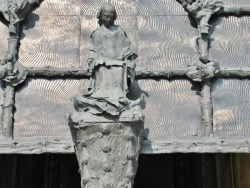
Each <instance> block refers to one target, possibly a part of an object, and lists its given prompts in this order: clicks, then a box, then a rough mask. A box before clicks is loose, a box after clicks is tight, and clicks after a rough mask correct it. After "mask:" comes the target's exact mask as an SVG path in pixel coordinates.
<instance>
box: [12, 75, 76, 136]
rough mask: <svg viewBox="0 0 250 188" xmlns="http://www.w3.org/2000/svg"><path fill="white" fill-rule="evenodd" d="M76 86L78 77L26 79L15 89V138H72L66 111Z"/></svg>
mask: <svg viewBox="0 0 250 188" xmlns="http://www.w3.org/2000/svg"><path fill="white" fill-rule="evenodd" d="M79 88H80V81H79V80H73V79H67V80H62V79H58V80H45V79H28V80H27V81H26V82H25V85H23V87H22V88H20V89H19V90H17V92H16V113H15V122H14V138H15V139H22V140H43V139H48V140H49V139H50V140H54V139H61V140H71V134H70V131H69V127H68V125H67V122H66V114H67V113H69V112H70V111H72V110H73V103H72V101H70V99H71V97H73V96H74V95H75V94H77V93H79Z"/></svg>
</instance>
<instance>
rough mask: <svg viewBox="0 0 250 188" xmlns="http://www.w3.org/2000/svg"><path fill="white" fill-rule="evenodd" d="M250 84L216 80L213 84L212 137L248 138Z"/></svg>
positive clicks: (246, 81)
mask: <svg viewBox="0 0 250 188" xmlns="http://www.w3.org/2000/svg"><path fill="white" fill-rule="evenodd" d="M249 91H250V82H249V80H248V79H246V80H237V79H230V80H228V79H218V80H217V81H216V82H215V83H214V84H213V89H212V98H213V108H214V135H215V137H219V138H222V139H223V138H231V139H233V138H237V139H238V138H249V136H250V116H249V111H250V106H249V104H250V92H249Z"/></svg>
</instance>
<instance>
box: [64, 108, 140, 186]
mask: <svg viewBox="0 0 250 188" xmlns="http://www.w3.org/2000/svg"><path fill="white" fill-rule="evenodd" d="M75 113H78V114H82V113H79V112H75ZM83 113H84V112H83ZM88 118H90V117H88ZM91 119H92V120H94V121H95V122H94V121H92V122H91ZM91 119H90V120H88V121H86V120H85V121H84V120H83V118H80V119H79V115H76V114H71V115H70V116H69V125H70V127H71V133H72V138H73V141H74V143H75V151H76V155H77V160H78V164H79V167H80V173H81V185H82V188H122V187H124V188H131V187H133V182H134V177H135V174H136V171H137V166H138V157H139V153H140V148H141V141H142V130H143V121H142V120H139V119H137V120H134V121H131V120H128V119H127V120H126V119H124V120H122V121H120V122H119V121H112V120H108V119H106V120H105V118H102V117H100V119H98V117H97V118H95V119H93V118H91ZM77 122H78V123H77Z"/></svg>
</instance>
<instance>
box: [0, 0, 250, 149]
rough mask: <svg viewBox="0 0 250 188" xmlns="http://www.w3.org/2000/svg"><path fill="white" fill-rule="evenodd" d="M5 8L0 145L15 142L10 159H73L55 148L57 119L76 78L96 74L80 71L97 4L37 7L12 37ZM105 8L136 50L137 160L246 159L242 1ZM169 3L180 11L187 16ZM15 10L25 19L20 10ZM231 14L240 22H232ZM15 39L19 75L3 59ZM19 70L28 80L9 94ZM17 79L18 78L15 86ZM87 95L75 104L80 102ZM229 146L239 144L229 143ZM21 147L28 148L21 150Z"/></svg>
mask: <svg viewBox="0 0 250 188" xmlns="http://www.w3.org/2000/svg"><path fill="white" fill-rule="evenodd" d="M10 2H11V1H3V3H6V4H5V5H6V6H3V7H5V8H3V9H4V10H3V11H4V12H5V13H6V14H7V13H8V14H9V15H10V17H12V21H11V20H10V21H9V22H6V21H3V19H5V18H4V17H2V18H1V19H2V20H1V21H3V23H4V24H5V25H4V24H2V23H1V25H0V29H1V36H0V37H1V40H2V41H3V42H2V43H1V49H2V50H1V53H0V54H1V56H2V63H3V66H2V68H1V70H2V71H0V72H1V74H0V76H1V77H2V79H3V83H2V84H1V92H0V95H1V96H0V97H1V98H0V101H1V104H2V111H1V112H2V114H3V117H2V118H1V120H2V121H3V126H2V127H1V130H2V132H1V134H2V136H1V137H5V138H6V137H9V138H12V137H14V139H13V140H11V141H10V142H9V144H10V150H11V152H26V153H29V152H30V153H41V152H46V151H48V152H72V151H73V150H72V148H71V145H70V144H69V145H70V146H67V144H64V143H65V142H66V143H67V142H70V131H69V130H68V127H67V125H66V123H64V114H65V113H66V111H70V109H71V108H73V106H72V105H71V103H70V101H69V98H70V97H72V96H73V95H75V94H76V93H79V92H78V91H77V90H78V89H77V88H79V85H80V80H79V78H81V80H83V79H85V78H89V77H90V76H91V77H92V78H93V73H95V72H98V71H97V69H93V71H92V73H90V72H88V70H87V66H85V65H86V64H87V63H85V62H87V61H86V59H87V58H86V57H87V54H88V51H89V46H88V44H89V42H88V38H89V35H90V33H91V32H92V31H93V30H94V28H95V27H96V25H97V21H96V19H95V15H94V14H95V13H94V12H95V11H93V10H97V9H98V7H99V6H100V4H98V3H97V2H98V1H96V0H93V1H81V2H80V1H75V0H73V1H71V0H65V1H63V2H62V1H54V0H45V1H42V3H41V6H40V7H38V8H37V9H35V10H34V11H32V13H31V14H29V15H28V17H27V18H28V19H27V20H26V21H25V22H23V23H24V24H22V27H20V29H19V26H18V25H19V20H20V21H21V20H22V18H23V17H22V16H21V15H19V13H18V12H19V9H16V8H15V7H18V6H17V5H15V4H14V5H11V4H10ZM13 2H15V1H13ZM19 2H23V4H25V6H27V10H30V8H29V7H30V6H28V5H29V4H30V5H33V4H32V3H34V2H31V1H19ZM112 2H113V3H114V4H115V6H116V8H117V12H118V14H119V15H121V16H119V18H118V19H117V20H116V23H119V24H120V25H122V26H123V28H124V30H126V33H127V35H128V36H129V37H128V38H129V39H130V40H131V41H132V42H133V43H136V46H135V47H134V48H133V49H136V50H135V51H136V53H138V54H139V57H138V58H136V62H137V68H136V70H135V73H136V74H135V78H136V79H140V80H138V82H137V81H136V82H133V84H132V88H133V90H132V95H131V94H130V95H131V99H133V100H136V99H138V98H142V101H141V103H140V105H141V107H142V108H143V111H144V114H146V115H147V118H146V121H145V126H146V128H147V131H145V133H144V134H145V139H147V140H144V145H143V150H142V152H144V153H154V152H157V153H161V152H173V151H178V152H219V151H222V152H226V151H241V152H242V151H243V152H248V151H249V147H248V146H247V144H246V143H248V142H249V141H248V132H249V126H248V122H249V121H248V116H247V111H249V110H248V105H247V103H246V102H242V101H243V99H246V100H247V99H248V98H249V97H248V96H249V95H248V90H247V88H248V87H246V86H247V83H248V82H247V80H248V78H249V77H250V70H249V63H248V59H249V58H248V56H249V55H248V53H247V52H248V51H249V47H248V43H247V41H248V36H249V35H248V33H249V32H248V30H249V24H248V23H249V18H248V16H246V15H249V13H250V11H249V5H244V3H247V2H246V1H245V0H240V1H237V5H236V4H235V1H232V0H225V1H223V3H221V2H220V1H216V0H215V1H208V0H199V1H198V0H196V1H192V0H188V1H184V0H183V1H181V0H179V1H170V0H162V1H157V3H156V1H155V0H150V1H149V0H145V1H144V0H143V1H142V0H139V1H126V2H124V1H112ZM178 2H180V3H181V4H183V5H184V7H185V10H186V12H185V10H184V9H183V8H182V6H181V5H180V4H179V3H178ZM79 3H81V4H79ZM9 5H11V6H12V7H10V6H9ZM6 7H8V8H6ZM8 9H10V10H8ZM6 10H7V12H6ZM12 10H13V11H12ZM20 12H23V13H24V14H23V15H26V13H25V12H26V11H24V10H23V9H22V8H21V9H20ZM15 14H16V15H17V17H16V15H15ZM188 14H189V17H188V16H187V15H188ZM211 15H212V16H211ZM225 15H227V17H225ZM238 15H240V16H241V17H239V18H238V17H235V16H238ZM191 17H193V18H194V19H192V18H191ZM7 18H8V16H7ZM7 20H8V19H7ZM11 23H12V25H14V26H18V27H16V30H18V29H19V30H20V34H19V33H18V34H17V32H15V29H13V28H12V30H11V31H13V32H12V35H11V36H18V38H17V37H14V38H11V37H10V36H9V33H10V32H9V25H10V24H11ZM207 24H208V25H207ZM6 26H7V27H6ZM196 26H197V27H196ZM5 27H6V28H5ZM14 28H15V27H14ZM10 29H11V28H10ZM197 29H198V30H197ZM4 33H5V34H4ZM242 36H244V37H242ZM7 38H10V39H9V40H6V39H7ZM19 39H21V45H20V48H19V52H18V53H19V59H18V61H19V62H20V63H22V64H23V65H25V66H27V68H24V71H23V74H20V73H19V70H20V68H18V67H16V68H15V66H16V65H17V62H16V61H17V59H16V60H13V61H9V60H8V56H9V54H13V51H14V50H13V49H15V51H17V50H18V49H17V48H16V41H17V42H18V41H19ZM5 40H6V41H5ZM7 41H8V42H7ZM8 44H9V45H8ZM8 46H9V47H8ZM79 48H80V50H79ZM91 49H92V48H91ZM131 49H132V48H131ZM137 49H138V50H137ZM131 51H132V50H131ZM6 52H10V53H9V54H8V53H6ZM15 54H16V52H15ZM85 54H86V55H85ZM10 56H12V55H10ZM11 58H12V57H11ZM11 58H9V59H11ZM7 60H8V61H7ZM10 62H11V63H10ZM83 62H84V63H83ZM216 62H218V64H217V63H216ZM47 65H49V66H50V67H49V66H47ZM12 67H14V68H13V70H12ZM19 67H20V66H19ZM7 69H8V70H7ZM9 70H10V71H9ZM5 72H7V73H5ZM20 72H21V71H20ZM27 72H28V74H27V77H32V78H30V79H26V81H25V84H23V85H21V86H19V87H17V89H15V88H14V86H15V85H16V84H18V83H20V82H21V81H23V80H24V79H25V74H26V73H27ZM7 74H8V75H7ZM18 75H20V79H17V78H16V77H17V76H18ZM36 78H40V79H36ZM52 78H57V79H58V80H52ZM61 78H64V79H61ZM65 78H66V79H65ZM180 78H181V79H180ZM189 78H191V79H192V80H193V81H198V82H200V83H194V82H192V81H190V79H189ZM216 78H229V79H230V80H225V79H216ZM232 78H234V79H232ZM239 78H240V79H241V78H245V79H244V80H240V79H239ZM14 80H16V81H14ZM93 81H94V82H93V83H97V82H96V80H95V79H93ZM86 83H87V81H86V82H83V83H82V84H81V88H85V87H86V86H87V84H86ZM236 86H237V89H235V87H236ZM92 88H95V87H92ZM239 91H242V92H239ZM232 93H234V95H233V96H231V94H232ZM86 95H88V94H86ZM86 95H83V96H85V98H86ZM241 95H242V96H241ZM238 96H239V97H238ZM81 97H82V96H81ZM88 97H89V96H88ZM231 99H233V100H231ZM246 100H245V101H246ZM236 101H237V102H236ZM15 105H16V111H15V110H14V109H15ZM236 106H238V107H236ZM56 109H61V110H56ZM190 109H192V110H190ZM242 109H244V110H242ZM240 111H241V112H240ZM14 112H15V114H14ZM123 112H125V111H121V112H119V114H122V113H123ZM105 113H106V112H105ZM245 113H246V114H245ZM14 115H15V116H14ZM13 117H15V125H13ZM29 117H34V118H29ZM180 125H181V126H180ZM13 126H14V128H13ZM13 130H14V131H13ZM13 132H14V135H13ZM232 138H234V139H240V141H239V142H236V141H235V140H234V141H232V142H231V141H230V139H232ZM17 140H18V141H17ZM24 140H28V141H29V142H30V144H31V145H32V146H29V142H27V143H26V144H25V141H24ZM41 140H43V141H42V142H41V143H40V141H41ZM54 140H56V141H54ZM192 140H193V143H194V144H193V145H192ZM64 141H65V142H64ZM220 141H222V142H220ZM15 142H16V144H13V143H15ZM59 143H62V144H61V145H60V144H59ZM185 143H187V144H185ZM235 143H237V144H235ZM206 144H207V146H206ZM0 145H1V148H5V149H4V150H1V152H5V153H7V152H8V151H7V149H6V148H8V145H6V141H4V142H2V143H0ZM56 146H58V149H56ZM186 146H187V147H188V148H190V150H188V149H187V148H186ZM203 146H206V147H203ZM238 146H239V147H238ZM30 147H31V148H33V149H31V150H29V148H30ZM36 147H38V148H40V149H38V150H36V149H35V148H36ZM21 148H22V149H21ZM68 148H71V149H68ZM171 148H172V149H171ZM181 148H182V149H181ZM202 148H206V149H204V150H203V149H202Z"/></svg>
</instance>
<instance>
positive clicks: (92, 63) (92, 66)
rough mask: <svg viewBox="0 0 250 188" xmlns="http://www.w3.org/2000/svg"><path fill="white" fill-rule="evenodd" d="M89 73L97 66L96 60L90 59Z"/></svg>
mask: <svg viewBox="0 0 250 188" xmlns="http://www.w3.org/2000/svg"><path fill="white" fill-rule="evenodd" d="M87 63H88V71H89V72H92V70H93V68H94V66H95V64H94V60H93V59H88V62H87Z"/></svg>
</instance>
